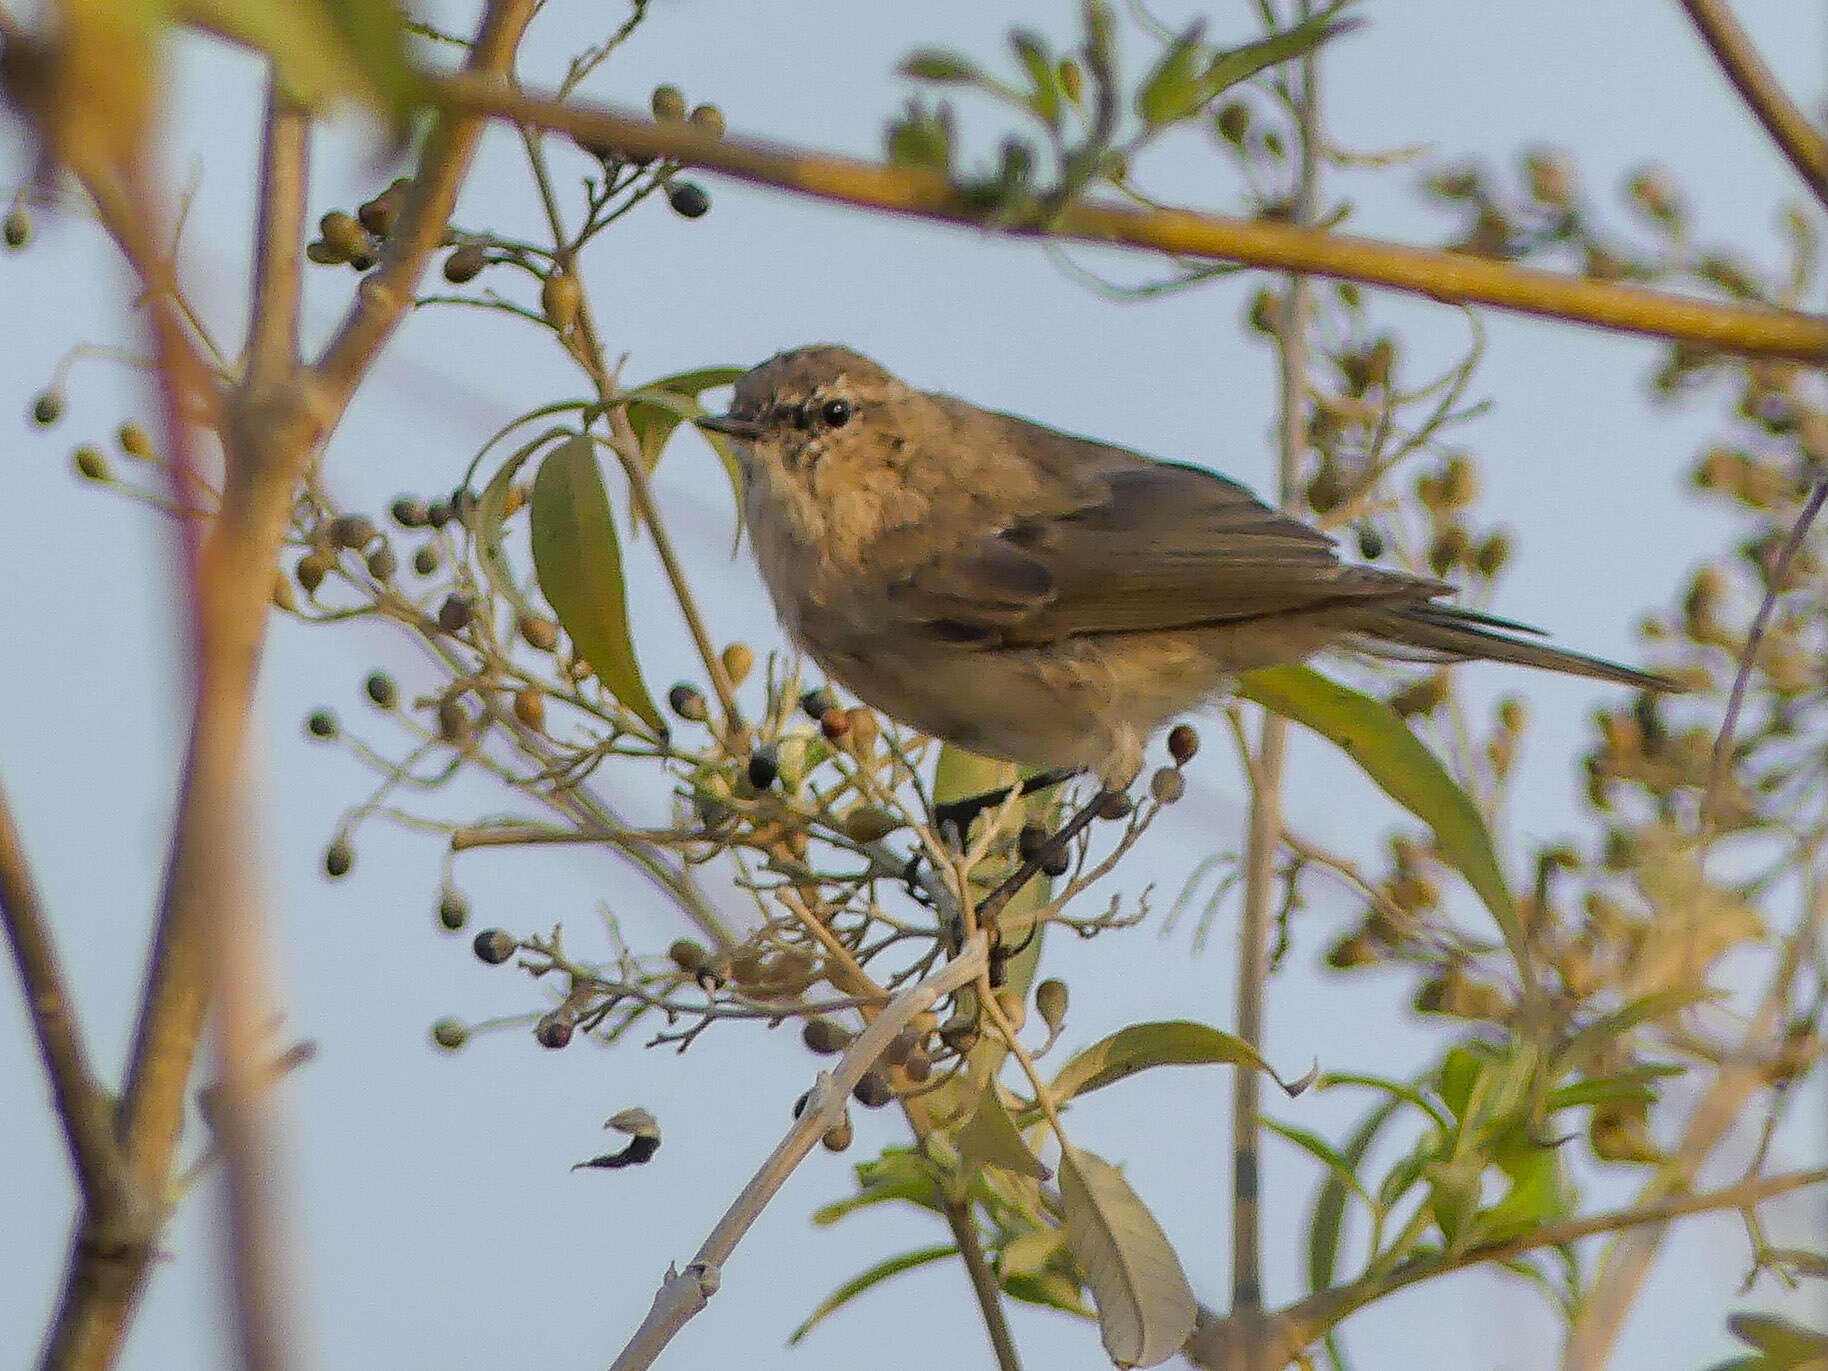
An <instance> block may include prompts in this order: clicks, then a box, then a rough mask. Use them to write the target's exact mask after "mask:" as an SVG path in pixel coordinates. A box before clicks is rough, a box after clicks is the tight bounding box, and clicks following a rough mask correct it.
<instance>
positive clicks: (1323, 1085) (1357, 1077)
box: [1319, 1071, 1453, 1133]
mask: <svg viewBox="0 0 1828 1371" xmlns="http://www.w3.org/2000/svg"><path fill="white" fill-rule="evenodd" d="M1319 1084H1320V1089H1322V1090H1332V1089H1333V1088H1335V1087H1336V1086H1341V1085H1358V1086H1363V1087H1364V1088H1366V1089H1367V1090H1379V1091H1382V1092H1383V1093H1384V1094H1386V1095H1389V1096H1390V1097H1391V1098H1392V1099H1393V1100H1396V1101H1399V1102H1401V1103H1403V1104H1407V1105H1413V1106H1414V1107H1415V1108H1416V1109H1418V1110H1420V1111H1421V1112H1422V1113H1424V1114H1426V1115H1427V1116H1428V1118H1429V1120H1430V1121H1431V1122H1432V1123H1433V1124H1434V1126H1435V1127H1436V1128H1438V1129H1440V1130H1441V1131H1442V1132H1443V1133H1446V1132H1448V1131H1450V1130H1451V1129H1452V1128H1453V1121H1452V1120H1451V1119H1449V1118H1448V1117H1447V1115H1445V1114H1443V1113H1442V1112H1441V1110H1440V1108H1439V1106H1437V1105H1436V1104H1435V1103H1434V1101H1433V1100H1430V1099H1429V1098H1428V1096H1426V1095H1424V1094H1423V1093H1422V1092H1421V1091H1420V1090H1418V1089H1417V1088H1416V1087H1415V1086H1413V1085H1406V1084H1405V1083H1404V1082H1402V1081H1392V1080H1386V1079H1385V1078H1384V1077H1382V1076H1372V1075H1367V1074H1365V1073H1364V1072H1360V1071H1329V1072H1327V1073H1326V1074H1325V1075H1324V1076H1322V1077H1321V1078H1320V1083H1319Z"/></svg>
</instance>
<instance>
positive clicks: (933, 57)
mask: <svg viewBox="0 0 1828 1371" xmlns="http://www.w3.org/2000/svg"><path fill="white" fill-rule="evenodd" d="M899 70H900V72H901V74H902V75H903V76H911V77H913V78H914V79H915V80H916V81H938V82H941V83H943V84H947V85H958V84H960V83H963V82H981V81H983V80H984V73H983V72H982V71H981V70H979V68H978V66H977V64H976V63H975V62H973V61H971V60H970V59H969V58H966V57H960V56H959V55H958V54H957V53H956V52H947V51H946V50H945V49H943V48H922V49H921V50H920V51H918V52H914V53H910V54H909V55H908V56H907V57H906V58H905V59H904V60H903V61H902V64H901V66H900V68H899Z"/></svg>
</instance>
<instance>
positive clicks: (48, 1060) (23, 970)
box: [0, 790, 149, 1241]
mask: <svg viewBox="0 0 1828 1371" xmlns="http://www.w3.org/2000/svg"><path fill="white" fill-rule="evenodd" d="M0 918H3V919H4V920H5V922H6V932H7V937H8V939H9V941H10V942H11V944H12V948H13V959H14V961H15V962H16V963H17V964H18V967H19V982H20V987H21V988H22V989H23V990H24V992H25V1007H26V1012H27V1014H28V1016H29V1017H30V1018H31V1021H32V1029H33V1031H34V1032H35V1033H36V1034H37V1035H38V1050H39V1053H40V1055H41V1056H42V1057H43V1058H44V1065H45V1074H46V1075H48V1076H49V1077H50V1078H51V1095H52V1098H53V1099H55V1100H56V1102H57V1117H58V1118H59V1119H60V1120H62V1122H63V1130H64V1140H65V1142H66V1143H67V1144H68V1145H69V1149H70V1164H71V1166H72V1168H73V1169H74V1170H75V1172H76V1180H77V1184H78V1186H79V1187H80V1188H81V1190H82V1197H83V1207H84V1209H85V1210H86V1211H87V1212H88V1214H89V1215H90V1216H91V1220H92V1222H99V1223H102V1224H106V1225H119V1224H125V1225H126V1226H128V1227H130V1228H131V1229H133V1230H134V1232H135V1233H136V1234H139V1235H142V1236H143V1235H144V1232H145V1229H146V1225H147V1222H148V1221H149V1216H148V1215H147V1214H146V1213H145V1212H144V1211H145V1206H143V1205H139V1204H137V1203H136V1202H135V1192H134V1190H133V1188H132V1185H131V1184H130V1182H129V1180H128V1177H127V1169H126V1162H125V1159H124V1158H123V1157H122V1155H121V1149H120V1144H119V1143H118V1142H117V1141H116V1140H115V1136H114V1107H113V1104H112V1102H111V1101H110V1100H109V1098H108V1094H107V1091H105V1090H104V1089H103V1088H102V1085H101V1082H100V1081H98V1080H97V1079H96V1078H95V1073H94V1072H93V1071H92V1070H91V1069H90V1067H89V1054H88V1050H87V1049H86V1048H85V1047H84V1045H83V1040H82V1030H81V1025H80V1024H79V1023H78V1022H77V1018H76V1008H75V1005H74V1004H72V1002H71V997H70V987H69V983H68V982H67V981H65V979H64V974H63V966H62V964H61V961H60V959H59V958H58V955H57V948H56V946H55V944H54V943H53V942H52V941H51V929H50V924H49V921H48V920H47V919H46V918H45V912H44V909H43V907H42V906H41V905H40V903H39V899H38V888H37V884H36V882H34V881H33V879H32V869H31V866H30V864H29V863H28V862H27V861H26V856H25V849H24V846H23V845H22V844H21V843H20V840H19V830H18V829H17V828H16V827H15V826H14V824H13V813H12V807H11V806H10V805H9V804H8V803H7V798H6V793H5V791H4V790H0ZM91 1240H92V1241H108V1239H106V1238H105V1237H103V1236H101V1235H96V1236H94V1237H92V1239H91Z"/></svg>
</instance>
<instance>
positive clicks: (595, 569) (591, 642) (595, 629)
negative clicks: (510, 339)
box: [532, 433, 667, 737]
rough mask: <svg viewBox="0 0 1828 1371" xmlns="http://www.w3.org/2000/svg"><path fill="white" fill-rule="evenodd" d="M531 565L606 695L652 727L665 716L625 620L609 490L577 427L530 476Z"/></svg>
mask: <svg viewBox="0 0 1828 1371" xmlns="http://www.w3.org/2000/svg"><path fill="white" fill-rule="evenodd" d="M532 524H533V566H534V569H535V570H536V571H537V572H538V573H539V581H540V589H541V590H542V591H543V592H544V593H545V596H546V601H547V603H548V604H550V605H551V606H552V610H553V613H555V614H557V615H558V619H559V623H560V624H561V625H563V627H564V629H565V632H566V633H568V634H569V635H570V636H571V641H572V645H573V646H574V647H575V648H576V649H577V651H578V652H579V654H580V655H582V656H583V658H584V660H585V661H587V662H589V663H590V666H591V669H592V670H593V671H595V672H596V674H597V680H598V681H600V682H601V683H602V685H603V688H604V689H605V690H607V691H608V692H609V693H610V694H611V695H613V696H615V698H616V699H617V700H619V701H621V703H622V704H623V705H625V706H627V707H628V708H629V709H631V710H633V711H634V712H635V713H636V714H637V715H639V716H640V717H641V718H642V720H643V721H645V722H646V723H647V724H648V726H649V727H651V728H652V729H653V730H654V732H655V733H657V734H659V735H661V736H663V737H664V736H665V734H666V731H667V728H666V721H665V720H664V719H663V718H662V717H661V715H660V710H659V709H658V708H657V707H656V706H655V704H654V701H653V697H652V696H650V695H649V694H648V692H647V686H646V685H645V684H644V683H643V682H642V679H641V667H640V665H639V663H637V662H636V660H635V647H634V642H633V640H632V639H631V637H630V635H629V628H628V589H627V586H626V585H625V583H624V581H623V577H622V550H621V547H620V546H619V545H618V544H617V542H616V524H615V520H614V519H613V518H611V517H610V512H609V496H608V494H607V493H606V492H605V491H604V489H603V474H602V472H600V471H599V470H598V469H597V455H596V449H595V446H594V445H593V444H592V443H591V440H590V439H589V438H587V437H585V436H584V435H583V434H581V433H580V434H574V435H573V436H572V437H570V438H567V439H566V440H565V441H564V442H563V443H561V444H560V445H559V446H558V447H556V448H554V449H553V450H552V451H551V452H550V453H548V454H547V456H546V458H545V460H544V461H542V462H541V463H540V469H539V475H537V476H535V477H534V478H533V518H532Z"/></svg>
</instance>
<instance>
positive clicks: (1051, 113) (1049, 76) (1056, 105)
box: [1009, 29, 1061, 127]
mask: <svg viewBox="0 0 1828 1371" xmlns="http://www.w3.org/2000/svg"><path fill="white" fill-rule="evenodd" d="M1009 46H1010V47H1011V48H1013V49H1014V50H1015V54H1016V58H1017V60H1018V61H1020V62H1021V63H1022V66H1023V68H1024V69H1025V70H1026V71H1027V72H1028V81H1029V85H1030V88H1031V90H1030V103H1031V106H1032V108H1033V109H1034V112H1035V113H1036V114H1038V115H1040V116H1041V118H1042V119H1044V120H1045V121H1046V122H1047V123H1048V125H1049V126H1051V127H1058V126H1059V123H1060V101H1061V91H1060V69H1059V67H1058V66H1057V65H1056V64H1055V62H1054V58H1053V54H1052V53H1051V52H1049V51H1048V47H1047V42H1046V40H1045V39H1043V38H1042V37H1040V35H1038V34H1035V33H1031V32H1029V31H1028V30H1027V29H1017V30H1016V31H1015V32H1014V33H1012V34H1010V35H1009Z"/></svg>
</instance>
